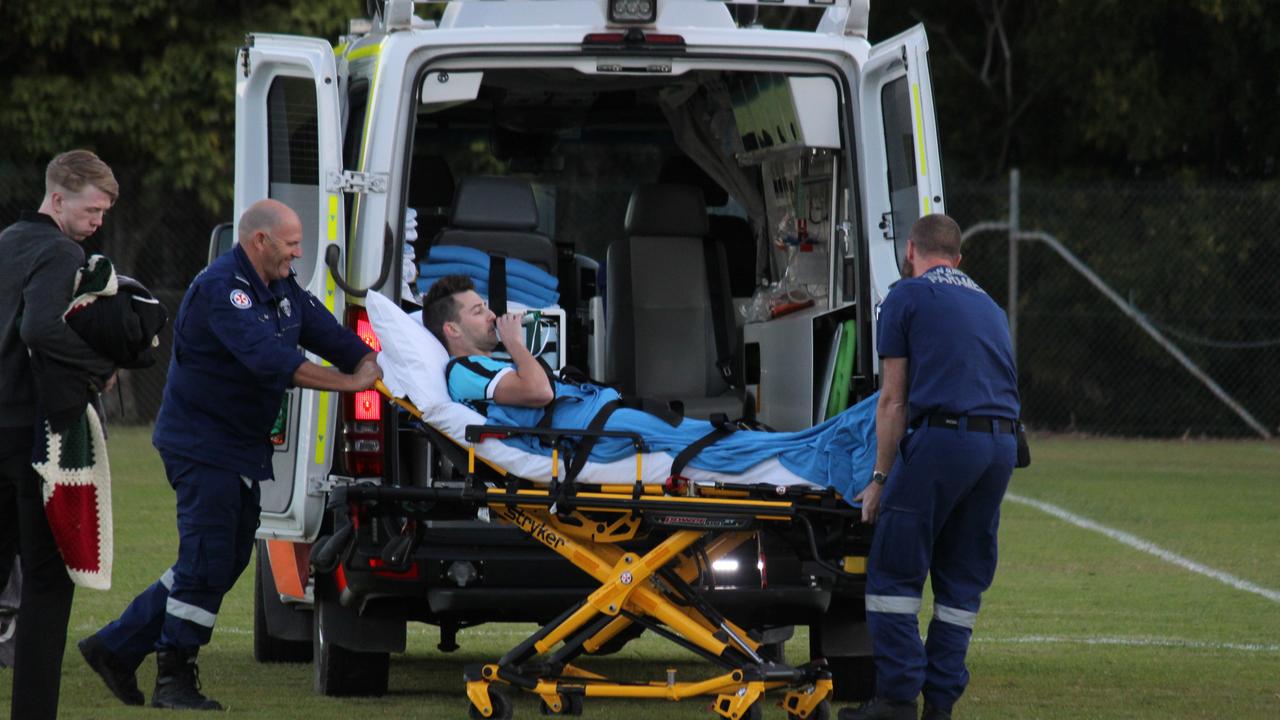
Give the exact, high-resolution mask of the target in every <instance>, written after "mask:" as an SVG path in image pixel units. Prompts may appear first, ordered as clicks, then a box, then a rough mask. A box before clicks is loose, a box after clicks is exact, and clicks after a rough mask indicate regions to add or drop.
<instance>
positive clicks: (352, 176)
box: [325, 170, 391, 194]
mask: <svg viewBox="0 0 1280 720" xmlns="http://www.w3.org/2000/svg"><path fill="white" fill-rule="evenodd" d="M326 180H327V183H326V185H325V190H326V191H328V192H331V193H339V192H342V193H362V194H369V193H376V194H382V193H385V192H386V191H387V184H388V183H389V182H390V180H391V175H390V173H384V172H358V171H356V170H330V171H329V174H328V176H327V177H326Z"/></svg>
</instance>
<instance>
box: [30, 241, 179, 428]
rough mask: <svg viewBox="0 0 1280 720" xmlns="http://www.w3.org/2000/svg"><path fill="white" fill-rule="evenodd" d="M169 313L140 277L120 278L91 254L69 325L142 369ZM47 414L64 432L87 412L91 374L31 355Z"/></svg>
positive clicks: (112, 356)
mask: <svg viewBox="0 0 1280 720" xmlns="http://www.w3.org/2000/svg"><path fill="white" fill-rule="evenodd" d="M168 321H169V313H168V312H167V311H166V310H165V308H164V306H163V305H161V304H160V302H159V301H158V300H156V299H155V297H153V296H152V295H151V293H150V291H148V290H147V289H146V288H145V287H143V285H142V284H141V283H139V282H138V281H136V280H134V279H132V278H128V277H122V276H116V275H115V270H114V269H112V268H111V263H110V261H108V260H107V259H106V258H105V257H102V256H100V255H94V256H91V257H90V258H89V259H88V260H87V261H86V262H85V267H84V268H83V269H82V270H81V272H80V277H79V280H78V283H77V288H76V298H75V300H73V301H72V305H71V309H70V310H69V311H68V313H67V315H66V322H67V325H68V326H69V327H70V328H71V329H72V330H74V331H75V333H76V334H77V335H79V336H80V337H81V338H82V339H84V341H85V342H86V343H87V344H88V345H89V346H90V347H91V348H93V349H94V350H95V351H97V352H98V353H99V354H101V355H102V356H103V357H105V358H107V359H109V360H111V361H112V362H113V363H114V364H115V365H116V367H118V368H125V369H138V368H145V367H150V366H151V365H154V364H155V361H156V359H155V353H154V348H155V347H156V345H158V336H159V334H160V331H161V330H163V329H164V326H165V325H166V324H167V323H168ZM31 362H32V370H33V371H34V374H35V378H36V385H37V388H38V391H39V397H40V400H41V406H42V409H43V410H44V415H45V418H46V419H47V420H48V421H49V425H50V428H51V429H52V430H53V431H54V432H62V431H63V430H64V429H65V428H66V427H68V426H69V425H70V424H71V423H72V422H75V421H76V420H77V419H79V418H80V416H82V415H83V414H84V411H85V407H86V406H87V405H88V404H89V401H90V400H91V398H92V394H93V390H92V384H91V380H92V377H91V375H90V373H89V372H87V371H84V370H80V369H78V368H76V367H73V366H71V365H67V364H65V363H61V362H58V361H57V360H53V359H51V358H46V357H43V356H41V355H39V354H34V353H33V354H32V358H31Z"/></svg>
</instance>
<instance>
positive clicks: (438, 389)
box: [365, 292, 820, 487]
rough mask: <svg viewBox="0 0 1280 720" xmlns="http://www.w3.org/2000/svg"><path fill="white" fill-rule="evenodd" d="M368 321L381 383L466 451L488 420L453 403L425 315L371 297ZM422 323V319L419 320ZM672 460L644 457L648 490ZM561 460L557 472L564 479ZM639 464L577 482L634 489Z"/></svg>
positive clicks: (492, 454)
mask: <svg viewBox="0 0 1280 720" xmlns="http://www.w3.org/2000/svg"><path fill="white" fill-rule="evenodd" d="M365 308H366V309H367V310H368V311H369V321H370V322H371V323H372V324H373V329H374V332H375V333H377V335H378V339H379V340H380V341H381V342H382V352H381V354H380V355H379V356H378V364H379V365H381V366H382V373H383V376H382V381H383V383H385V384H386V386H387V389H389V390H390V391H391V392H392V393H393V394H394V395H396V396H397V397H406V398H408V399H409V400H410V401H411V402H412V403H413V404H414V405H415V406H417V408H418V409H419V410H420V411H421V412H422V418H423V420H424V421H425V422H427V423H428V424H430V425H431V426H432V427H434V428H435V429H436V430H439V431H440V432H442V433H444V434H445V435H447V436H449V437H450V438H452V439H453V440H454V441H455V442H457V443H458V444H459V445H462V446H463V447H466V445H467V443H466V441H465V440H464V439H463V438H464V437H465V436H466V427H467V426H468V425H483V424H484V421H485V419H484V416H482V415H481V414H480V413H477V412H476V411H474V410H472V409H471V408H469V407H467V406H466V405H463V404H461V403H456V402H453V401H452V400H450V399H449V391H448V388H447V387H446V385H445V381H444V368H445V365H447V364H448V362H449V354H448V353H447V352H446V351H445V349H444V346H443V345H441V344H440V341H439V340H437V339H436V337H435V336H434V335H432V334H431V333H430V332H428V331H427V329H426V328H425V327H423V326H422V322H421V320H420V317H421V315H420V313H415V316H410V315H406V314H405V313H404V312H403V311H401V310H400V308H398V307H396V304H395V303H394V302H392V301H391V300H389V299H387V298H386V297H383V296H382V295H379V294H377V293H372V292H371V293H369V295H368V297H367V298H366V300H365ZM415 318H417V319H415ZM476 455H477V456H478V457H481V458H484V459H485V460H488V461H489V462H491V463H493V464H494V465H497V466H498V467H501V468H504V469H506V470H507V472H510V473H512V474H514V475H516V476H517V477H522V478H525V479H527V480H531V481H535V482H544V483H547V482H550V481H551V459H550V458H548V457H544V456H542V455H536V454H534V453H528V452H525V451H523V450H520V449H518V448H514V447H511V446H510V445H507V444H505V443H503V442H502V441H500V440H495V439H490V440H485V441H484V442H481V443H479V444H477V445H476ZM671 461H672V458H671V456H670V455H667V454H666V453H662V452H659V453H644V454H643V456H642V457H641V472H642V478H641V479H642V480H643V482H645V483H646V484H654V483H658V484H660V483H662V482H664V481H665V480H666V479H667V476H669V475H670V474H671ZM564 473H565V467H564V462H563V460H561V462H560V468H559V472H558V476H559V477H562V478H563V477H564ZM635 473H636V464H635V460H634V459H632V458H627V459H624V460H618V461H616V462H611V463H596V462H588V463H587V465H586V467H585V468H583V470H582V473H581V474H580V475H579V476H578V480H579V481H580V482H584V483H592V484H603V483H630V482H634V481H635ZM684 475H685V476H686V477H688V478H689V479H690V480H693V481H694V482H697V483H700V484H710V483H716V482H719V483H727V484H756V483H768V484H770V485H779V486H791V485H807V486H809V487H820V486H818V485H814V484H813V483H811V482H809V481H808V480H805V479H804V478H802V477H800V476H798V475H796V474H794V473H792V472H791V471H790V470H787V469H786V467H784V466H783V465H782V463H780V462H778V461H777V460H776V459H771V460H768V461H766V462H763V463H760V464H758V465H755V466H753V467H752V468H751V469H750V470H748V471H747V472H745V473H740V474H730V473H716V472H710V471H707V470H701V469H699V468H694V467H686V468H685V470H684Z"/></svg>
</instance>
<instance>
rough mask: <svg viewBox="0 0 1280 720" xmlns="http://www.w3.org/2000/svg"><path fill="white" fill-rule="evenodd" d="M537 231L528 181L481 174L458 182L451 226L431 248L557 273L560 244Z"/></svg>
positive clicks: (535, 210) (442, 232) (440, 234)
mask: <svg viewBox="0 0 1280 720" xmlns="http://www.w3.org/2000/svg"><path fill="white" fill-rule="evenodd" d="M537 227H538V206H537V204H536V203H535V202H534V199H533V188H532V186H530V185H529V182H528V181H527V180H522V179H520V178H513V177H492V176H486V175H476V176H472V177H465V178H463V179H462V182H461V183H459V184H458V190H457V192H456V193H455V195H454V198H453V212H452V213H451V214H450V217H449V225H448V226H447V227H445V228H444V229H443V230H441V231H440V233H439V234H438V235H436V239H435V242H434V243H432V244H433V245H463V246H466V247H473V248H476V249H479V250H483V251H485V252H487V253H489V254H491V255H501V256H504V257H513V258H519V259H521V260H524V261H526V262H529V263H532V264H534V265H537V266H538V267H540V268H542V269H543V270H546V271H547V272H549V273H551V274H552V275H555V274H556V246H555V244H554V243H552V242H551V238H549V237H547V236H546V235H543V234H542V233H540V232H538V231H537Z"/></svg>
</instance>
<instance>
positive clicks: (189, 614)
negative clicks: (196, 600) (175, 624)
mask: <svg viewBox="0 0 1280 720" xmlns="http://www.w3.org/2000/svg"><path fill="white" fill-rule="evenodd" d="M164 611H165V612H166V613H168V614H170V615H172V616H174V617H176V618H180V619H182V620H188V621H190V622H193V623H195V624H196V625H202V626H204V627H207V628H211V627H213V623H214V621H215V620H217V619H218V616H217V615H214V614H213V613H211V612H209V611H208V610H205V609H203V608H198V607H196V606H195V605H191V604H189V603H184V602H182V601H181V600H174V599H173V598H169V599H168V600H166V601H165V604H164Z"/></svg>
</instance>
